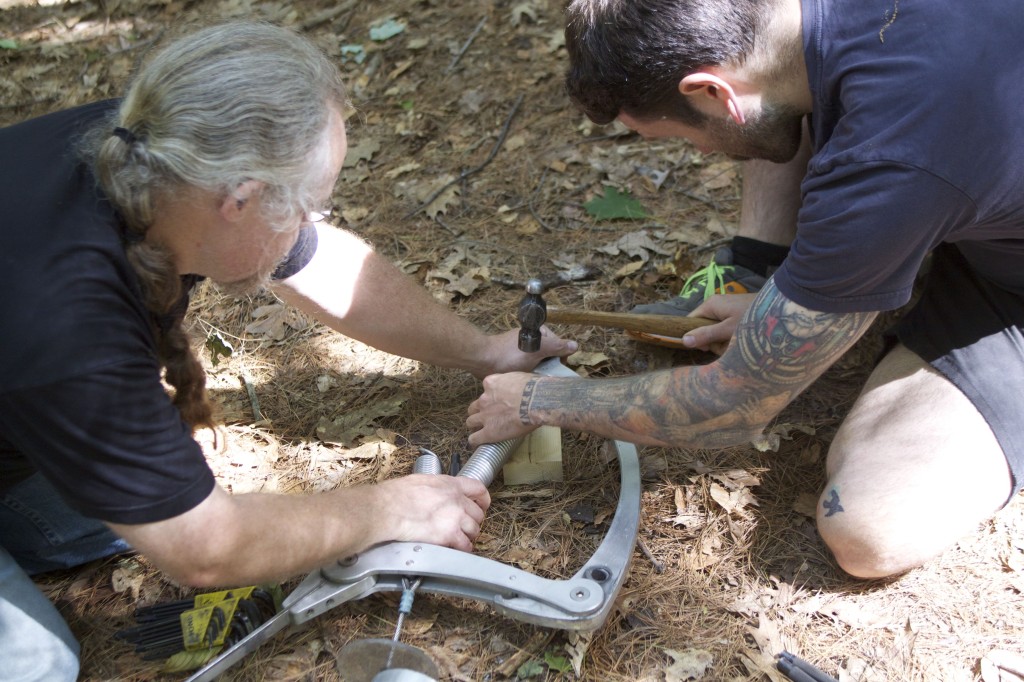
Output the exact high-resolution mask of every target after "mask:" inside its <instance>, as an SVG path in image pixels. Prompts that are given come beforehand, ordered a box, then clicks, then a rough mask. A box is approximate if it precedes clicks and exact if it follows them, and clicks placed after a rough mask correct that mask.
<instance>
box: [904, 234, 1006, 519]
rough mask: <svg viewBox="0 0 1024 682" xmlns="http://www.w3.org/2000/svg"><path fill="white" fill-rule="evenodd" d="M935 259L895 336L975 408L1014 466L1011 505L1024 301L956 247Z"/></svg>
mask: <svg viewBox="0 0 1024 682" xmlns="http://www.w3.org/2000/svg"><path fill="white" fill-rule="evenodd" d="M932 258H933V262H932V267H931V271H930V272H929V273H928V275H927V280H926V281H925V285H924V289H923V290H922V293H921V298H920V300H919V301H918V303H917V304H916V305H915V306H914V307H913V308H912V309H911V310H910V311H909V312H908V313H907V314H906V315H905V316H904V317H903V318H902V319H901V320H900V321H899V322H898V323H897V324H896V325H895V327H894V329H893V330H891V331H892V332H894V333H895V336H896V337H897V338H899V340H900V341H901V342H902V343H903V344H904V345H905V346H906V347H907V348H909V349H910V350H912V351H914V352H915V353H917V354H918V355H919V356H921V357H922V358H923V359H924V360H925V361H926V362H928V363H929V364H931V366H932V367H934V368H935V369H936V370H938V371H939V372H941V373H942V374H943V375H944V376H945V377H946V378H948V379H949V380H950V381H952V382H953V384H955V385H956V386H957V388H959V389H960V390H961V391H963V393H964V395H966V396H967V397H968V398H969V399H970V401H971V402H972V403H974V406H975V407H977V408H978V411H979V412H980V413H981V415H982V416H983V417H984V418H985V420H986V421H987V422H988V424H989V426H990V427H991V429H992V432H993V433H994V434H995V437H996V439H997V440H998V441H999V445H1000V446H1001V447H1002V449H1003V454H1005V455H1006V461H1007V462H1008V463H1009V465H1010V473H1011V474H1012V475H1013V493H1012V494H1011V495H1010V499H1012V498H1013V496H1014V495H1016V494H1017V492H1018V491H1020V489H1021V487H1022V486H1024V296H1020V295H1018V294H1015V293H1012V292H1010V291H1007V290H1006V289H1003V288H1001V287H998V286H995V285H994V284H992V283H991V282H989V281H987V280H986V279H984V278H983V277H979V276H978V273H976V272H975V271H974V270H973V269H972V268H971V266H970V265H969V264H968V263H967V261H966V260H965V259H964V257H963V256H962V255H961V254H960V251H959V250H958V249H957V248H956V247H955V246H953V245H951V244H943V245H942V246H940V247H939V248H937V249H935V251H934V252H933V256H932ZM1022 267H1024V266H1022ZM1007 502H1009V499H1008V500H1007Z"/></svg>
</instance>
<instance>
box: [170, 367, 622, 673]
mask: <svg viewBox="0 0 1024 682" xmlns="http://www.w3.org/2000/svg"><path fill="white" fill-rule="evenodd" d="M536 371H537V372H538V373H540V374H544V375H548V376H572V377H576V374H575V373H574V372H572V370H570V369H568V368H567V367H565V366H564V365H562V364H561V363H560V362H559V361H558V359H557V358H552V359H549V360H546V361H545V362H543V363H541V365H540V366H539V367H538V368H537V370H536ZM613 444H614V447H615V450H616V453H617V455H618V461H619V481H620V489H619V502H618V505H617V506H616V508H615V516H614V518H613V519H612V523H611V525H610V526H609V528H608V532H607V533H606V534H605V537H604V540H602V542H601V544H600V546H598V548H597V550H596V551H595V552H594V554H593V556H591V557H590V560H589V561H587V563H586V564H584V565H583V567H582V568H581V569H580V570H579V571H577V573H576V574H575V575H574V576H572V578H569V579H568V580H551V579H548V578H542V577H539V576H536V575H533V574H532V573H528V572H526V571H523V570H521V569H518V568H515V567H513V566H509V565H507V564H504V563H501V562H500V561H495V560H493V559H487V558H484V557H480V556H476V555H474V554H467V553H466V552H460V551H458V550H454V549H449V548H447V547H441V546H438V545H431V544H427V543H422V542H390V543H387V544H383V545H378V546H377V547H373V548H371V549H369V550H367V551H365V552H363V553H362V554H359V555H356V556H353V557H349V558H347V559H343V560H340V561H337V562H335V563H332V564H329V565H327V566H324V567H322V568H321V569H320V570H319V571H314V572H313V573H310V574H309V575H308V576H306V578H305V579H304V580H303V581H302V582H301V583H300V584H299V585H298V587H296V588H295V590H293V591H292V593H291V594H289V595H288V597H287V598H286V599H285V600H284V604H283V605H282V610H281V612H280V613H278V614H277V615H276V616H274V618H272V619H271V620H269V621H267V622H266V623H264V624H263V626H261V627H260V628H257V629H256V630H254V631H253V632H252V633H251V634H249V635H248V636H247V637H246V638H245V639H243V640H241V641H240V642H238V643H237V644H235V645H234V646H232V647H231V648H230V649H228V650H227V651H225V652H224V653H222V654H221V655H220V656H218V657H217V658H216V659H214V660H213V661H212V662H210V663H209V664H208V665H206V667H204V668H203V669H201V670H199V671H198V672H197V673H196V674H194V675H193V676H192V677H190V678H188V680H187V681H186V682H207V681H209V680H213V679H216V678H217V677H218V676H219V675H221V674H223V673H224V672H225V671H226V670H227V669H228V668H230V667H231V666H233V665H234V664H235V663H237V662H238V661H239V660H241V659H242V658H243V657H244V656H245V655H247V654H249V653H251V652H252V651H254V650H255V649H256V648H257V647H259V645H260V644H262V643H263V642H264V641H266V640H267V639H269V638H270V637H272V636H273V635H274V634H276V633H277V632H279V631H280V630H282V629H284V628H285V627H286V626H288V625H297V624H299V623H304V622H306V621H308V620H311V619H313V618H316V617H317V616H320V615H321V614H323V613H325V612H327V611H329V610H331V609H333V608H335V607H337V606H341V605H342V604H345V603H346V602H350V601H354V600H357V599H362V598H363V597H367V596H369V595H371V594H375V593H377V592H401V591H402V589H403V582H402V579H403V578H409V577H417V578H421V579H422V583H421V584H420V587H419V590H418V591H419V592H432V593H434V594H443V595H447V596H453V597H463V598H466V599H475V600H477V601H481V602H485V603H487V604H489V605H490V606H491V607H492V608H493V609H494V610H496V611H498V612H499V613H501V614H503V615H505V616H508V617H509V618H513V619H515V620H521V621H524V622H527V623H533V624H535V625H542V626H545V627H551V628H557V629H561V630H574V631H588V630H596V629H597V628H599V627H601V626H602V625H603V624H604V622H605V620H606V619H607V618H608V614H609V613H610V612H611V609H612V607H613V606H614V602H615V598H616V596H617V595H618V593H619V590H620V589H621V588H622V584H623V582H624V581H625V579H626V575H627V574H628V571H629V564H630V561H631V560H632V557H633V548H634V546H635V545H636V536H637V529H638V527H639V524H640V463H639V459H638V457H637V451H636V447H635V446H634V445H632V444H631V443H625V442H622V441H613ZM486 482H487V483H489V482H490V481H486Z"/></svg>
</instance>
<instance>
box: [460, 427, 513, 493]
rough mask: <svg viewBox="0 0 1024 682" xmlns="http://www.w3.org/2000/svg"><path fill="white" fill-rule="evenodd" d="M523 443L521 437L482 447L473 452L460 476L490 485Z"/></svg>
mask: <svg viewBox="0 0 1024 682" xmlns="http://www.w3.org/2000/svg"><path fill="white" fill-rule="evenodd" d="M522 442H523V437H522V436H521V437H519V438H512V439H511V440H503V441H499V442H497V443H488V444H486V445H481V446H480V447H478V448H477V449H476V450H474V451H473V454H472V455H471V456H470V458H469V460H467V461H466V463H465V464H463V465H462V469H460V470H459V473H458V475H459V476H463V477H465V478H472V479H476V480H477V481H480V482H481V483H483V484H484V485H490V484H491V481H493V480H494V477H495V476H497V475H498V472H499V471H501V467H502V466H504V465H505V462H506V461H508V458H509V457H511V456H512V453H513V452H515V451H516V448H517V447H519V444H520V443H522Z"/></svg>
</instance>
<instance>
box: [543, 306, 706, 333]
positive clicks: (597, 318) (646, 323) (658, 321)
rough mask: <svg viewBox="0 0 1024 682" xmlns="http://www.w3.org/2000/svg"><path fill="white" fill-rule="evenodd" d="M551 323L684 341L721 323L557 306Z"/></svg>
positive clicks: (551, 310) (550, 311)
mask: <svg viewBox="0 0 1024 682" xmlns="http://www.w3.org/2000/svg"><path fill="white" fill-rule="evenodd" d="M547 321H548V322H554V323H556V324H590V325H594V326H596V327H611V328H613V329H625V330H628V331H636V332H647V333H649V334H661V335H662V336H674V337H681V336H683V335H684V334H686V332H688V331H691V330H693V329H696V328H697V327H703V326H706V325H709V324H716V323H717V322H718V320H709V319H708V318H706V317H684V316H682V315H641V314H639V313H602V312H596V311H591V310H569V309H565V308H557V307H554V306H548V316H547Z"/></svg>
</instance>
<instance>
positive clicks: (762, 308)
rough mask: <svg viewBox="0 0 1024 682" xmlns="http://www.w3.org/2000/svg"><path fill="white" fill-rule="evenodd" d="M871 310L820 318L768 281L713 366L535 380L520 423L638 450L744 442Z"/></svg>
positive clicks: (848, 341)
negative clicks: (585, 435)
mask: <svg viewBox="0 0 1024 682" xmlns="http://www.w3.org/2000/svg"><path fill="white" fill-rule="evenodd" d="M875 316H876V313H873V312H867V313H844V314H830V313H820V312H815V311H811V310H808V309H806V308H803V307H801V306H799V305H797V304H795V303H793V302H792V301H789V300H788V299H786V298H785V297H784V296H782V295H781V293H779V291H778V290H777V289H776V288H775V286H774V283H773V282H772V281H769V283H768V284H767V285H766V286H765V288H764V289H763V290H762V291H761V292H760V293H759V294H758V296H757V298H756V299H755V300H754V302H753V304H752V305H751V306H750V308H749V309H748V310H747V312H746V314H745V315H744V317H743V320H742V321H741V323H740V325H739V327H738V329H737V331H736V335H735V338H734V340H733V342H732V343H731V344H730V346H729V348H728V350H727V351H726V352H725V354H724V355H723V356H722V357H721V358H719V359H718V360H717V361H716V362H713V363H711V364H709V365H703V366H697V367H679V368H675V369H672V370H665V371H661V372H655V373H650V374H641V375H637V376H634V377H626V378H622V379H611V380H587V381H584V380H572V379H568V380H565V379H554V378H550V377H538V378H533V379H531V380H530V382H529V383H527V386H526V388H525V390H524V391H523V398H522V401H521V403H520V408H519V409H520V420H521V421H523V422H524V423H529V424H532V425H539V424H553V425H556V426H561V427H563V428H568V429H575V430H584V431H590V432H593V433H598V434H600V435H603V436H606V437H609V438H616V439H620V440H626V441H631V442H634V443H640V444H644V445H662V446H672V447H723V446H727V445H733V444H737V443H742V442H745V441H747V440H749V439H751V438H753V437H754V436H756V435H758V434H759V433H760V432H761V430H762V429H763V428H764V427H765V425H767V424H768V423H769V422H770V421H771V420H772V419H773V418H774V417H775V416H777V415H778V414H779V412H781V411H782V409H783V408H784V407H785V406H786V405H788V404H789V402H790V401H791V400H792V399H793V398H795V397H796V396H797V395H798V394H799V393H800V392H801V391H803V390H804V389H805V388H807V386H809V385H810V384H811V383H812V382H813V381H814V380H815V379H817V378H818V377H819V376H820V375H821V374H822V373H823V372H824V371H825V370H826V369H827V368H828V367H829V366H831V365H832V363H833V362H835V361H836V359H838V358H839V357H840V356H841V355H842V354H843V353H844V352H846V350H847V349H848V348H849V347H850V346H851V345H853V343H854V342H856V340H857V339H858V338H860V336H861V335H862V334H863V333H864V332H865V331H866V330H867V329H868V327H869V326H870V324H871V322H872V320H874V318H875Z"/></svg>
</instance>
